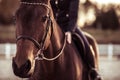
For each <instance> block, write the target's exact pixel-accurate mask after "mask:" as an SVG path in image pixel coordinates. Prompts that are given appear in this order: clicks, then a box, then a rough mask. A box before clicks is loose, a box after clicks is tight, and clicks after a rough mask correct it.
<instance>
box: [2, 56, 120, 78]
mask: <svg viewBox="0 0 120 80" xmlns="http://www.w3.org/2000/svg"><path fill="white" fill-rule="evenodd" d="M11 64H12V62H11V59H7V60H5V59H1V58H0V80H25V79H21V78H18V77H16V76H14V74H13V71H12V66H11ZM99 64H100V73H101V75H102V77H103V80H120V70H119V69H120V60H119V59H117V58H112V59H109V58H107V57H100V59H99Z"/></svg>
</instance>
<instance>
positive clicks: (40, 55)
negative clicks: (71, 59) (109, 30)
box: [16, 2, 66, 61]
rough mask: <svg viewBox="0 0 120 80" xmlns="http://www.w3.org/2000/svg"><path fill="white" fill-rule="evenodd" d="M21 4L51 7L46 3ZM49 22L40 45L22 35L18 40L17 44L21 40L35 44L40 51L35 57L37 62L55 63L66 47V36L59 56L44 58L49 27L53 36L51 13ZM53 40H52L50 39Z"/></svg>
mask: <svg viewBox="0 0 120 80" xmlns="http://www.w3.org/2000/svg"><path fill="white" fill-rule="evenodd" d="M20 3H21V4H25V5H39V6H45V7H47V8H48V9H50V7H49V6H48V5H47V4H45V3H29V2H20ZM47 19H48V21H47V26H46V33H45V34H44V35H43V38H42V41H41V42H40V43H39V42H38V41H37V40H35V39H34V38H32V37H30V36H26V35H20V36H18V37H17V38H16V42H18V41H19V40H20V39H27V40H29V41H31V42H33V43H34V45H35V46H36V47H37V48H38V49H39V50H38V52H37V55H36V56H35V60H47V61H53V60H55V59H57V58H58V57H59V56H60V55H61V54H62V53H63V50H64V48H65V45H66V36H65V38H64V44H63V46H62V48H61V49H60V50H58V55H57V56H55V57H53V58H46V57H45V56H44V54H43V53H44V44H45V40H46V37H47V34H48V31H49V28H50V27H49V26H51V36H52V34H53V24H52V20H51V18H50V13H49V16H48V17H47ZM50 39H51V38H50Z"/></svg>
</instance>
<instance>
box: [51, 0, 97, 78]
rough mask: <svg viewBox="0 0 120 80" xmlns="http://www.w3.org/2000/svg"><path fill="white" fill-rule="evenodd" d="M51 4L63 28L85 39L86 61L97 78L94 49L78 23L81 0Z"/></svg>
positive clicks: (68, 0) (56, 0)
mask: <svg viewBox="0 0 120 80" xmlns="http://www.w3.org/2000/svg"><path fill="white" fill-rule="evenodd" d="M51 6H52V9H53V14H54V17H55V19H56V21H57V23H58V24H59V26H60V27H61V29H62V30H63V31H65V33H66V34H67V35H69V36H71V33H72V32H76V33H78V34H79V35H80V37H81V38H82V39H83V41H84V44H85V49H86V51H87V53H85V54H83V55H84V57H85V59H84V61H85V62H86V64H87V65H88V66H89V67H90V69H91V71H92V72H93V73H91V75H92V76H94V79H92V80H97V79H96V78H97V77H98V73H97V71H96V70H95V60H94V56H93V55H92V51H91V50H90V46H89V43H88V41H87V39H86V37H85V36H84V35H83V34H82V31H81V30H80V29H78V28H77V25H76V22H77V18H78V7H79V0H51ZM69 39H71V38H69ZM69 43H71V40H69Z"/></svg>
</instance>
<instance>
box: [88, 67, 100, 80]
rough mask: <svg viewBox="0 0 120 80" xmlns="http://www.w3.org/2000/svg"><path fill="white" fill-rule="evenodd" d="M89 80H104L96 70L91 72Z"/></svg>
mask: <svg viewBox="0 0 120 80" xmlns="http://www.w3.org/2000/svg"><path fill="white" fill-rule="evenodd" d="M89 80H102V78H101V76H100V75H99V74H98V72H97V70H96V69H95V68H92V69H91V70H90V71H89Z"/></svg>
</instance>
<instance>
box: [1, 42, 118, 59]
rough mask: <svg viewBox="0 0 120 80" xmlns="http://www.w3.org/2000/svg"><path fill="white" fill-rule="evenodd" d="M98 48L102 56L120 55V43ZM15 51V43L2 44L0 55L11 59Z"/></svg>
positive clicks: (100, 45)
mask: <svg viewBox="0 0 120 80" xmlns="http://www.w3.org/2000/svg"><path fill="white" fill-rule="evenodd" d="M98 50H99V52H100V54H99V55H100V56H108V58H112V56H113V55H115V56H116V55H120V44H99V45H98ZM15 52H16V45H15V44H10V43H6V44H0V55H5V58H6V59H9V58H10V57H11V55H14V54H15Z"/></svg>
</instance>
